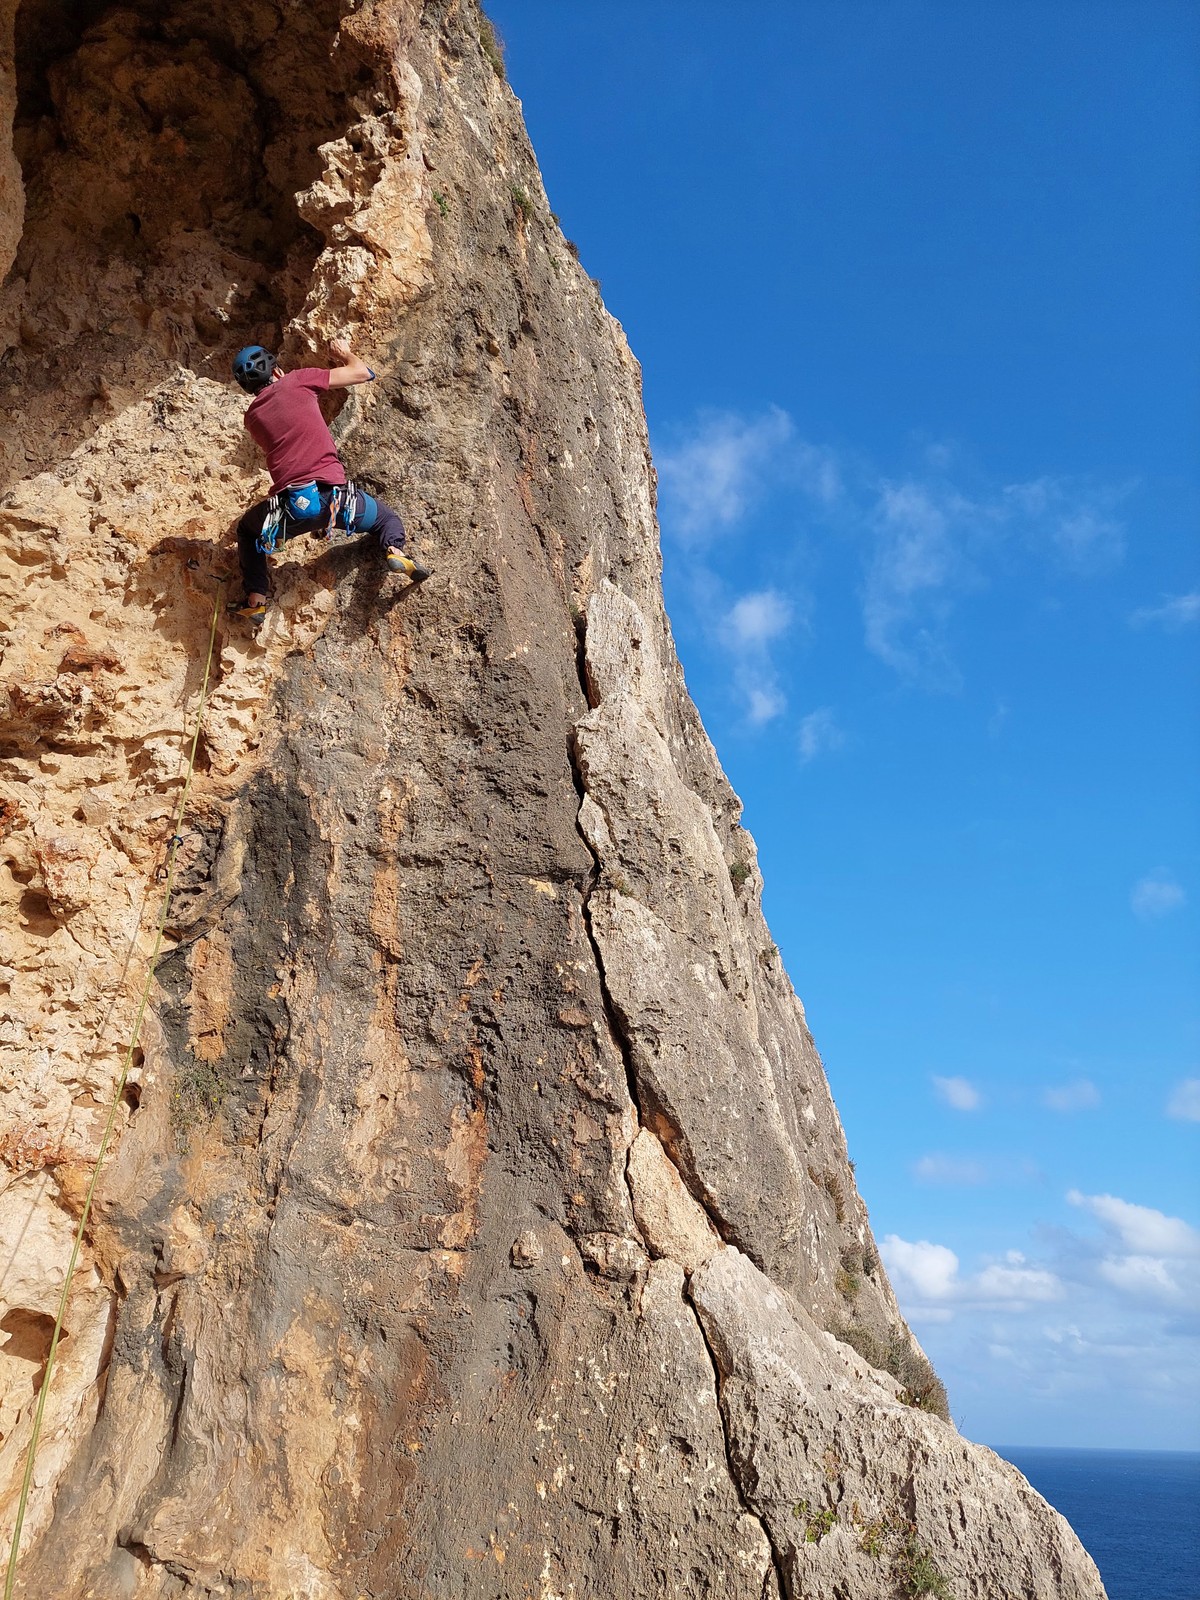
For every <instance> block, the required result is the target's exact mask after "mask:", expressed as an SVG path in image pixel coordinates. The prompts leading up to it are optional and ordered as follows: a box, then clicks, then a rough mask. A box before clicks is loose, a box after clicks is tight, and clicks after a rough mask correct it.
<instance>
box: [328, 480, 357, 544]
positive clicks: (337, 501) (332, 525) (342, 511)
mask: <svg viewBox="0 0 1200 1600" xmlns="http://www.w3.org/2000/svg"><path fill="white" fill-rule="evenodd" d="M357 505H358V485H357V484H355V483H350V482H347V483H335V484H334V485H333V486H332V488H331V489H330V493H329V514H328V519H327V521H326V523H325V530H324V533H323V535H322V537H324V538H326V539H336V538H337V536H338V533H339V531H340V532H341V533H343V534H345V536H346V537H347V538H349V536H350V535H351V534H352V533H353V532H354V531H355V529H354V526H353V523H354V512H355V508H356V507H357Z"/></svg>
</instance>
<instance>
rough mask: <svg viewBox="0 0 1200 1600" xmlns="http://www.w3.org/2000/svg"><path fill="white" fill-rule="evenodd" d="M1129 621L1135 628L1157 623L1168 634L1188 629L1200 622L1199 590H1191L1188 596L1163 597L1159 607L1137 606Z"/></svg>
mask: <svg viewBox="0 0 1200 1600" xmlns="http://www.w3.org/2000/svg"><path fill="white" fill-rule="evenodd" d="M1129 620H1130V622H1132V623H1133V625H1134V627H1135V628H1144V627H1145V626H1146V625H1147V624H1148V623H1157V624H1158V625H1159V626H1160V627H1163V628H1166V629H1167V630H1168V631H1169V632H1174V630H1175V629H1176V628H1187V627H1190V626H1191V624H1192V623H1193V622H1200V589H1193V590H1192V592H1191V593H1190V594H1176V595H1164V596H1163V599H1162V603H1161V605H1157V606H1139V607H1138V609H1137V610H1136V611H1135V612H1134V613H1133V614H1132V616H1131V617H1130V618H1129Z"/></svg>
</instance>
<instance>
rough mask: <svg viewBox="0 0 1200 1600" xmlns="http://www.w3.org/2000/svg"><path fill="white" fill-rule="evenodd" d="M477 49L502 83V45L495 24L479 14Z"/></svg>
mask: <svg viewBox="0 0 1200 1600" xmlns="http://www.w3.org/2000/svg"><path fill="white" fill-rule="evenodd" d="M479 48H480V49H481V50H482V51H483V53H484V55H485V56H486V57H487V59H488V63H489V65H490V66H491V69H492V71H493V72H494V73H495V74H496V76H497V77H498V78H499V79H500V80H501V82H503V81H504V43H503V41H502V40H501V38H500V35H499V34H498V33H497V32H496V24H495V23H494V22H493V21H492V19H491V18H490V17H485V16H484V14H483V12H482V11H481V12H480V13H479Z"/></svg>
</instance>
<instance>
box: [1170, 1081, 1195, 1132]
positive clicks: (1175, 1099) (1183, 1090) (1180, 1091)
mask: <svg viewBox="0 0 1200 1600" xmlns="http://www.w3.org/2000/svg"><path fill="white" fill-rule="evenodd" d="M1167 1115H1168V1116H1169V1117H1174V1118H1176V1120H1177V1121H1179V1122H1200V1078H1184V1079H1183V1081H1182V1082H1181V1083H1177V1084H1176V1085H1175V1087H1174V1089H1173V1090H1172V1091H1171V1098H1170V1099H1169V1100H1168V1101H1167Z"/></svg>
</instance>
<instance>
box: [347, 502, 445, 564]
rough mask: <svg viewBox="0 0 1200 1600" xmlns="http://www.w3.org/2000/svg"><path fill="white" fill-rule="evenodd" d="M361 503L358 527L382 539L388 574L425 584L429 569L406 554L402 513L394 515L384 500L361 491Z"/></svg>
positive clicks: (396, 512) (356, 521) (395, 512)
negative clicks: (402, 576)
mask: <svg viewBox="0 0 1200 1600" xmlns="http://www.w3.org/2000/svg"><path fill="white" fill-rule="evenodd" d="M358 501H359V503H358V507H357V508H356V510H357V511H358V512H359V513H360V515H361V519H362V520H361V521H359V520H358V519H357V518H356V520H355V526H356V527H357V528H360V529H361V530H362V532H364V533H373V534H374V535H375V537H376V539H378V541H379V548H380V549H381V550H382V551H383V553H384V556H385V558H386V559H387V564H388V571H389V572H402V573H403V574H404V575H405V577H406V578H408V579H409V580H410V581H411V582H413V583H422V582H424V580H425V579H426V578H427V577H428V576H429V568H428V567H423V566H422V565H421V563H420V562H419V561H414V560H413V559H412V557H411V556H407V555H405V553H404V524H403V522H401V520H400V513H399V512H398V511H393V510H392V508H391V506H389V505H387V504H386V503H385V502H384V501H383V500H376V499H375V498H374V497H373V496H372V495H369V494H364V493H363V492H362V490H361V489H360V490H359V492H358Z"/></svg>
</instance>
